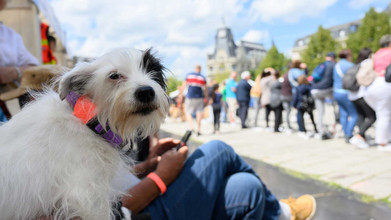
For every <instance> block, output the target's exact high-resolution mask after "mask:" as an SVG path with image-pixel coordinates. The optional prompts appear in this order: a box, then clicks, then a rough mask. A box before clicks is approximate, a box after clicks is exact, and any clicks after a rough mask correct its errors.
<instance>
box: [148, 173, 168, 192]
mask: <svg viewBox="0 0 391 220" xmlns="http://www.w3.org/2000/svg"><path fill="white" fill-rule="evenodd" d="M147 177H148V178H149V179H151V180H152V181H153V182H154V183H155V184H156V186H157V187H158V188H159V189H160V195H163V194H164V193H165V192H166V190H167V186H166V184H164V182H163V180H162V179H160V177H159V176H158V175H157V174H156V173H149V174H148V176H147Z"/></svg>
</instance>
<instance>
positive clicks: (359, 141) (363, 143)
mask: <svg viewBox="0 0 391 220" xmlns="http://www.w3.org/2000/svg"><path fill="white" fill-rule="evenodd" d="M355 145H356V147H358V148H360V149H367V148H369V144H368V143H367V142H366V141H365V140H364V139H363V138H357V142H356V144H355Z"/></svg>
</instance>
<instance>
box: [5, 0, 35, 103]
mask: <svg viewBox="0 0 391 220" xmlns="http://www.w3.org/2000/svg"><path fill="white" fill-rule="evenodd" d="M6 3H7V1H6V0H0V11H2V10H3V9H4V8H5V6H6ZM37 64H38V60H37V59H36V58H35V57H34V56H33V55H31V53H30V52H29V51H28V50H27V49H26V48H25V46H24V44H23V40H22V37H21V36H20V35H19V34H18V33H16V32H15V31H14V30H12V29H11V28H9V27H7V26H5V25H4V24H3V23H1V22H0V93H3V92H6V91H8V90H9V86H10V84H14V85H16V86H17V85H18V84H19V83H20V80H21V78H22V73H23V70H25V69H26V68H28V67H30V66H35V65H37ZM24 102H25V97H23V96H22V97H20V98H19V104H20V106H21V107H22V106H23V103H24Z"/></svg>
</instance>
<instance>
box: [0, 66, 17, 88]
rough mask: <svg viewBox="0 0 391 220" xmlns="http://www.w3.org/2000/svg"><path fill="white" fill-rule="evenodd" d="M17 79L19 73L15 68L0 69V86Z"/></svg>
mask: <svg viewBox="0 0 391 220" xmlns="http://www.w3.org/2000/svg"><path fill="white" fill-rule="evenodd" d="M21 71H22V70H21ZM17 79H18V72H17V71H16V69H15V67H0V84H7V83H10V82H12V81H14V80H17Z"/></svg>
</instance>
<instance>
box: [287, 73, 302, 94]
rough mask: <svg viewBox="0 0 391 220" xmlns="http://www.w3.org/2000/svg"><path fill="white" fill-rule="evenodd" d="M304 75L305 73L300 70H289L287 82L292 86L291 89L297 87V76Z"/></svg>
mask: <svg viewBox="0 0 391 220" xmlns="http://www.w3.org/2000/svg"><path fill="white" fill-rule="evenodd" d="M304 74H305V72H304V71H303V70H302V69H298V68H292V69H290V70H289V72H288V79H289V82H290V84H291V86H292V89H294V88H295V87H296V86H298V82H297V78H299V76H301V75H304Z"/></svg>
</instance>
